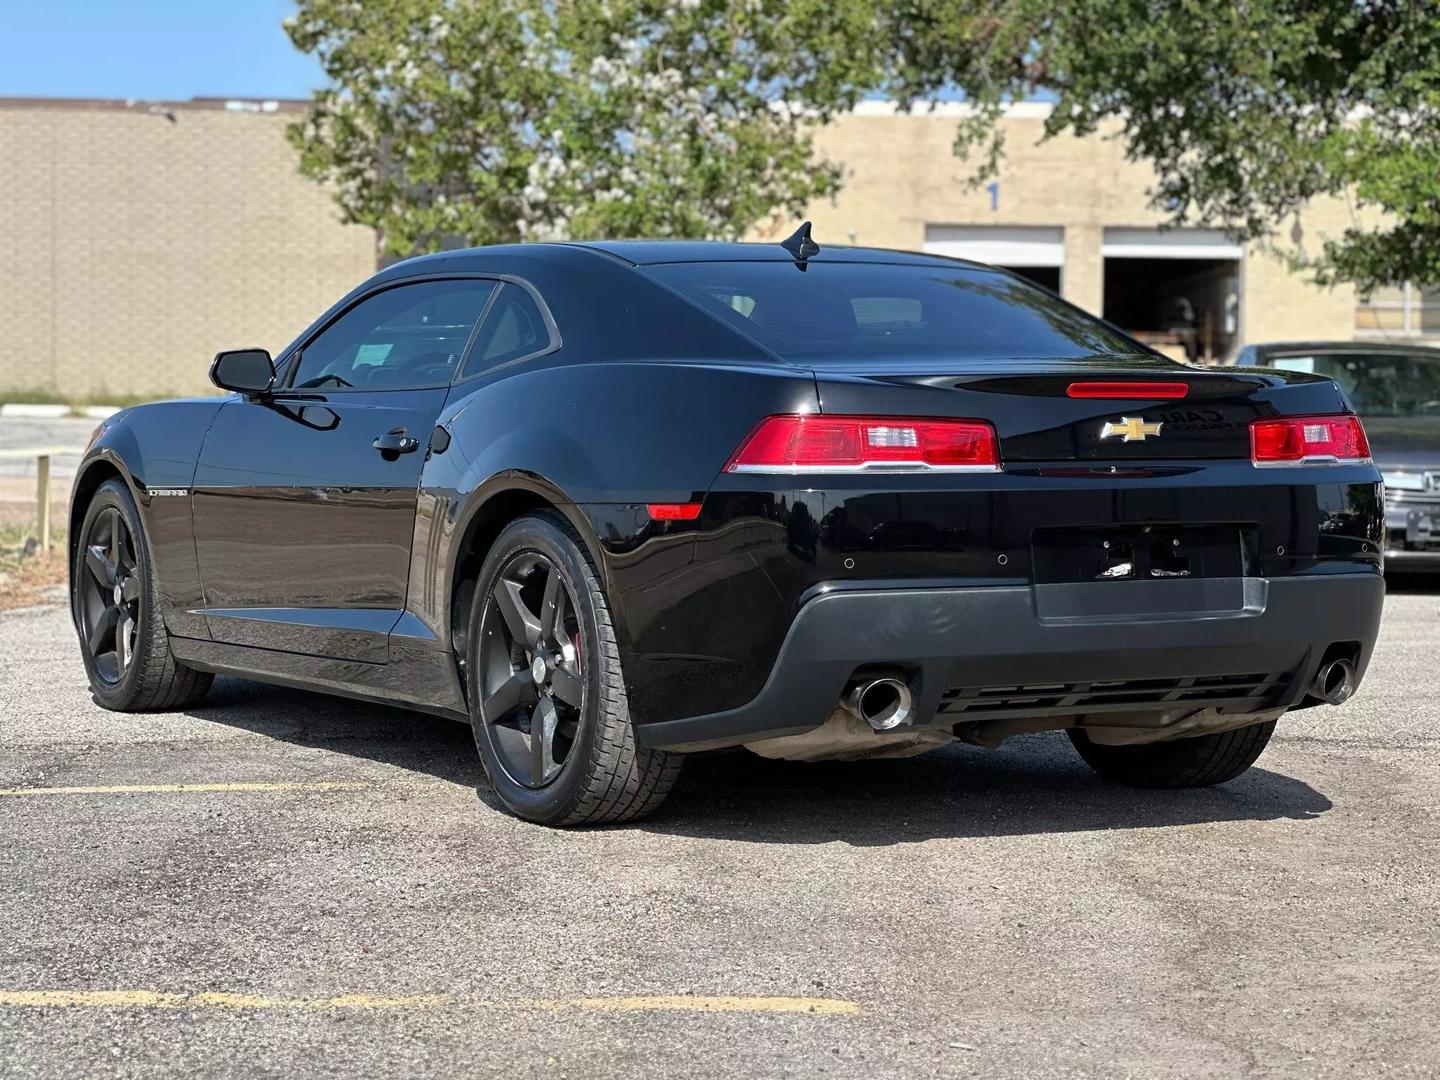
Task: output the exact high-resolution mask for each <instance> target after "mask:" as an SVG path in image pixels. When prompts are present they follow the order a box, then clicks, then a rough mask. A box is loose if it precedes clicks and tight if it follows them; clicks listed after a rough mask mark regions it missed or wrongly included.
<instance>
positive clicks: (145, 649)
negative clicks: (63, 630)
mask: <svg viewBox="0 0 1440 1080" xmlns="http://www.w3.org/2000/svg"><path fill="white" fill-rule="evenodd" d="M70 601H71V610H72V611H73V612H74V614H75V626H76V628H77V629H78V630H79V631H80V654H81V657H82V659H83V660H84V662H85V673H86V675H88V676H89V679H90V689H91V691H92V693H93V694H94V696H95V700H96V701H97V702H98V703H99V704H100V705H102V706H104V707H105V708H107V709H115V710H117V711H120V712H143V711H147V710H152V709H179V708H184V707H185V706H187V705H192V704H194V703H195V702H197V701H199V700H200V699H201V698H203V697H204V696H205V693H206V691H208V690H209V689H210V682H211V679H212V676H211V675H209V674H208V673H205V672H200V671H194V670H192V669H190V668H187V667H185V665H183V664H181V663H180V662H179V661H177V660H176V659H175V657H173V656H172V655H171V654H170V637H169V635H168V634H167V633H166V631H165V623H164V621H163V620H162V619H161V617H160V612H159V610H158V607H157V604H156V601H155V577H154V573H153V567H152V564H151V561H150V548H149V545H148V544H147V543H146V541H145V530H144V528H143V526H142V525H141V523H140V512H139V510H138V509H136V506H135V500H134V499H132V498H131V497H130V491H129V489H128V488H127V487H126V486H125V485H124V484H123V483H122V482H121V481H119V480H107V481H106V482H105V483H103V484H101V485H100V487H99V488H98V489H96V492H95V495H94V497H93V498H92V499H91V500H90V505H89V506H88V507H87V508H86V510H85V519H84V521H83V522H82V524H81V526H80V542H79V543H78V544H76V545H75V565H74V566H73V567H71V571H70Z"/></svg>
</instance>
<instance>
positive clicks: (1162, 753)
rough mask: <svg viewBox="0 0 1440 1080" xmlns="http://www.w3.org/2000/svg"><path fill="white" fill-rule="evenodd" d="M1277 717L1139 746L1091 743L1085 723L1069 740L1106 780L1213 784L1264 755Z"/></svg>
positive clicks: (1168, 784)
mask: <svg viewBox="0 0 1440 1080" xmlns="http://www.w3.org/2000/svg"><path fill="white" fill-rule="evenodd" d="M1274 731H1275V721H1274V720H1271V721H1269V722H1267V723H1264V724H1251V725H1249V726H1248V727H1242V728H1236V729H1234V730H1233V731H1221V732H1217V733H1215V734H1213V735H1196V736H1193V737H1191V738H1188V739H1171V740H1169V741H1168V742H1155V743H1142V744H1140V745H1138V746H1104V745H1102V744H1100V743H1096V742H1091V741H1090V736H1088V735H1086V734H1085V729H1084V728H1070V729H1069V734H1070V741H1071V742H1072V743H1074V744H1075V749H1076V751H1078V752H1079V754H1080V756H1081V757H1082V758H1084V759H1085V763H1086V764H1087V765H1089V766H1090V767H1091V768H1092V769H1094V770H1095V771H1096V772H1097V773H1099V774H1100V775H1101V776H1102V777H1103V778H1105V779H1106V780H1111V781H1113V782H1115V783H1117V784H1125V785H1127V786H1129V787H1140V788H1189V787H1209V786H1210V785H1212V784H1223V783H1225V781H1227V780H1233V779H1235V777H1237V776H1239V775H1240V774H1241V773H1243V772H1244V771H1245V770H1246V769H1248V768H1250V766H1251V765H1253V764H1255V759H1256V758H1258V757H1259V756H1260V752H1261V751H1262V750H1264V749H1265V746H1266V744H1268V743H1269V742H1270V736H1271V734H1272V733H1273V732H1274Z"/></svg>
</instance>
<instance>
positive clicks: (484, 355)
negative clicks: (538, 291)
mask: <svg viewBox="0 0 1440 1080" xmlns="http://www.w3.org/2000/svg"><path fill="white" fill-rule="evenodd" d="M549 347H550V327H549V325H548V324H547V323H546V322H545V316H544V315H543V314H541V311H540V305H539V304H537V303H536V302H535V298H534V297H533V296H531V295H530V291H529V290H528V289H526V288H524V287H523V286H520V285H516V284H515V283H514V282H509V281H507V282H505V283H503V284H502V285H501V286H500V291H499V292H498V293H496V294H495V303H494V304H492V305H491V306H490V313H489V314H488V315H486V316H485V322H484V324H483V325H481V327H480V333H479V335H478V336H477V338H476V340H475V348H474V350H473V351H472V352H471V354H470V361H469V363H468V364H467V365H466V368H465V374H466V375H475V374H478V373H479V372H482V371H488V370H489V369H490V368H494V367H499V366H500V365H501V364H505V363H509V362H510V361H511V360H519V359H520V358H521V357H525V356H531V355H533V354H535V353H538V352H543V351H544V350H545V349H548V348H549Z"/></svg>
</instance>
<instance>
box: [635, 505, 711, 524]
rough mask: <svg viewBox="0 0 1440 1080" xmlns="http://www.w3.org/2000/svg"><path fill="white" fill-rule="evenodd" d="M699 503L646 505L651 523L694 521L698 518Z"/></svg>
mask: <svg viewBox="0 0 1440 1080" xmlns="http://www.w3.org/2000/svg"><path fill="white" fill-rule="evenodd" d="M701 505H702V504H700V503H648V504H646V506H645V509H646V510H648V511H650V520H651V521H694V520H695V519H696V518H698V517H699V516H700V507H701Z"/></svg>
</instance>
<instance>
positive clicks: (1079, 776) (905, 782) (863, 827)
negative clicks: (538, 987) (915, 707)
mask: <svg viewBox="0 0 1440 1080" xmlns="http://www.w3.org/2000/svg"><path fill="white" fill-rule="evenodd" d="M1261 761H1262V762H1263V761H1264V759H1263V758H1262V759H1261ZM1331 805H1332V804H1331V802H1330V800H1329V799H1328V798H1326V797H1325V796H1324V795H1323V794H1321V793H1320V792H1318V791H1316V790H1315V789H1314V788H1312V787H1311V786H1310V785H1309V784H1307V783H1305V782H1304V781H1302V780H1297V779H1294V778H1293V777H1289V776H1285V775H1283V774H1281V773H1277V772H1272V771H1270V770H1268V769H1265V768H1263V767H1259V766H1257V767H1254V768H1251V769H1250V770H1249V771H1248V772H1246V773H1245V774H1244V775H1243V776H1241V777H1239V778H1238V779H1236V780H1232V781H1231V782H1230V783H1228V784H1224V785H1221V786H1219V787H1214V788H1200V789H1195V790H1182V791H1143V790H1137V789H1134V788H1125V787H1119V786H1116V785H1113V784H1107V783H1104V782H1102V781H1101V780H1100V779H1099V778H1098V777H1096V776H1095V774H1094V773H1092V772H1091V771H1090V769H1089V767H1088V766H1086V765H1085V764H1084V763H1083V762H1081V761H1080V759H1079V757H1078V756H1076V755H1075V753H1074V751H1073V750H1072V749H1071V747H1070V742H1069V740H1068V739H1067V738H1066V737H1065V736H1064V735H1063V734H1062V733H1059V732H1055V733H1049V734H1043V735H1027V736H1019V737H1016V738H1014V739H1011V740H1010V741H1009V742H1007V743H1006V744H1005V745H1004V746H1003V747H1002V748H1001V749H999V750H981V749H978V748H974V747H969V746H962V745H958V744H956V745H953V746H950V747H947V748H945V749H943V750H937V751H933V752H931V753H929V754H926V755H924V756H922V757H917V758H908V759H901V760H887V761H861V762H832V763H799V762H785V761H771V760H767V759H764V758H760V757H757V756H755V755H753V754H750V753H748V752H745V751H741V752H736V753H725V754H714V755H710V756H708V757H699V758H696V759H695V760H692V761H690V762H689V763H688V765H687V769H686V773H685V774H684V776H683V777H682V778H681V781H680V785H679V787H678V788H677V790H676V791H675V793H674V795H672V796H671V799H670V802H669V803H668V804H667V805H666V806H665V807H664V808H663V809H662V810H661V811H660V813H659V814H657V815H656V817H655V818H654V819H653V820H652V821H649V822H646V823H644V825H643V826H642V827H644V828H646V829H650V830H653V831H656V832H662V833H674V834H678V835H686V836H697V837H710V838H714V839H731V840H747V841H750V842H752V843H754V842H760V843H766V842H772V843H786V844H793V843H828V842H831V841H837V840H838V841H841V842H844V843H850V844H855V845H859V846H870V845H885V844H898V843H914V842H917V841H922V840H930V839H936V838H942V837H945V838H958V837H984V836H1015V835H1022V834H1034V833H1060V832H1072V831H1081V830H1107V829H1149V828H1157V827H1165V826H1172V825H1193V824H1199V823H1209V822H1225V821H1268V820H1274V819H1281V818H1285V819H1292V820H1297V821H1304V820H1308V819H1310V818H1315V817H1318V816H1320V815H1321V814H1323V813H1325V811H1327V810H1329V809H1330V808H1331Z"/></svg>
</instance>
